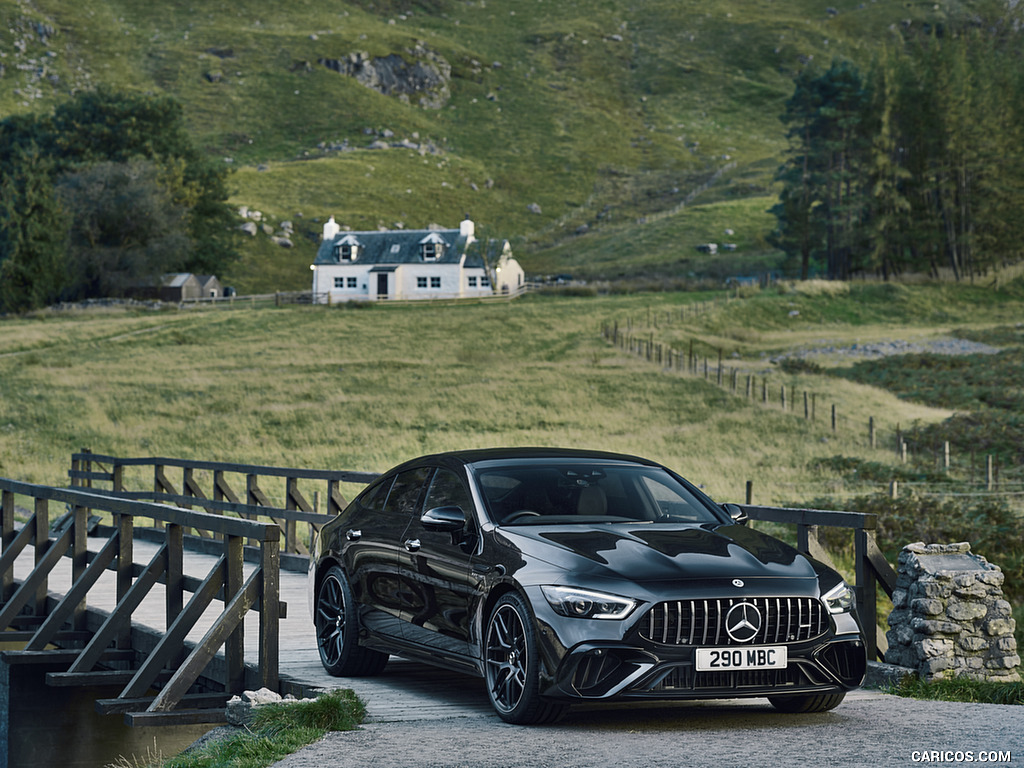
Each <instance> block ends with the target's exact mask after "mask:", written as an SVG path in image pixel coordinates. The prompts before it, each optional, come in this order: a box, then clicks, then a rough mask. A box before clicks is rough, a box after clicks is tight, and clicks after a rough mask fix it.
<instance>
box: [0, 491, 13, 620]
mask: <svg viewBox="0 0 1024 768" xmlns="http://www.w3.org/2000/svg"><path fill="white" fill-rule="evenodd" d="M16 535H17V531H15V530H14V494H13V493H12V492H11V491H4V492H3V493H2V494H0V540H2V543H3V551H4V552H6V551H7V548H8V547H9V546H10V545H11V542H12V541H14V537H15V536H16ZM13 593H14V569H13V568H12V569H8V570H6V571H4V572H3V573H2V574H0V599H2V600H3V601H4V602H5V603H6V602H7V601H8V600H9V599H10V597H11V595H12V594H13Z"/></svg>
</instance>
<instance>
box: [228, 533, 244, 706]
mask: <svg viewBox="0 0 1024 768" xmlns="http://www.w3.org/2000/svg"><path fill="white" fill-rule="evenodd" d="M243 544H244V542H243V540H242V537H241V536H225V539H224V558H225V567H226V569H227V573H226V574H225V580H224V607H225V608H227V606H228V603H230V602H231V601H232V600H233V599H234V597H235V595H237V594H238V593H239V592H241V591H242V585H243V584H244V583H245V579H244V577H243V573H242V565H243ZM224 662H225V664H224V666H225V672H226V679H225V681H224V687H225V690H227V691H229V692H230V693H240V692H242V691H244V690H245V622H244V621H240V622H238V626H237V627H235V629H234V631H233V632H232V633H231V634H230V635H229V636H228V639H227V641H226V642H225V643H224Z"/></svg>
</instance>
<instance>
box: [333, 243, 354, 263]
mask: <svg viewBox="0 0 1024 768" xmlns="http://www.w3.org/2000/svg"><path fill="white" fill-rule="evenodd" d="M334 255H335V256H336V257H337V259H338V261H355V260H356V259H358V258H359V246H358V245H355V244H354V243H342V244H341V245H338V246H335V248H334Z"/></svg>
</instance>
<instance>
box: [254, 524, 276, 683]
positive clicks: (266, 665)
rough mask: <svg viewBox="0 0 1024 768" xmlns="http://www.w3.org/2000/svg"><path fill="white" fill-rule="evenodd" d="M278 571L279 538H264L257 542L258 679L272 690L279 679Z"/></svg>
mask: <svg viewBox="0 0 1024 768" xmlns="http://www.w3.org/2000/svg"><path fill="white" fill-rule="evenodd" d="M280 571H281V554H280V542H279V541H278V540H277V539H267V540H264V541H263V543H262V545H261V546H260V575H261V576H262V578H263V584H262V588H261V590H260V592H261V595H260V638H259V645H260V650H259V663H260V683H261V684H262V685H263V687H265V688H269V689H270V690H272V691H276V690H277V688H278V683H279V681H278V674H279V667H278V665H279V664H280V661H279V657H280V642H281V640H280V632H279V626H280V619H281V616H280V606H281V604H280V602H279V593H280V579H281V576H280Z"/></svg>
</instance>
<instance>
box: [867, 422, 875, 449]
mask: <svg viewBox="0 0 1024 768" xmlns="http://www.w3.org/2000/svg"><path fill="white" fill-rule="evenodd" d="M868 445H869V446H871V447H872V448H874V447H875V417H874V416H869V417H868Z"/></svg>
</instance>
